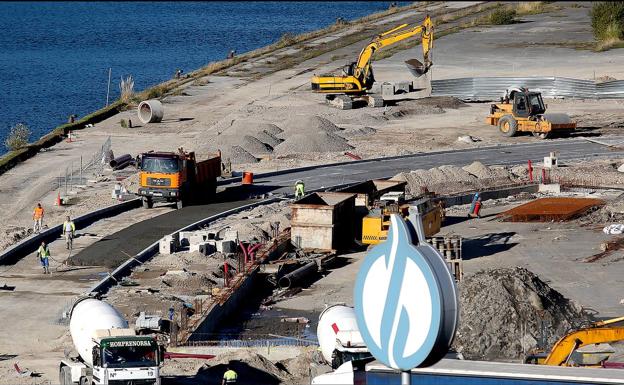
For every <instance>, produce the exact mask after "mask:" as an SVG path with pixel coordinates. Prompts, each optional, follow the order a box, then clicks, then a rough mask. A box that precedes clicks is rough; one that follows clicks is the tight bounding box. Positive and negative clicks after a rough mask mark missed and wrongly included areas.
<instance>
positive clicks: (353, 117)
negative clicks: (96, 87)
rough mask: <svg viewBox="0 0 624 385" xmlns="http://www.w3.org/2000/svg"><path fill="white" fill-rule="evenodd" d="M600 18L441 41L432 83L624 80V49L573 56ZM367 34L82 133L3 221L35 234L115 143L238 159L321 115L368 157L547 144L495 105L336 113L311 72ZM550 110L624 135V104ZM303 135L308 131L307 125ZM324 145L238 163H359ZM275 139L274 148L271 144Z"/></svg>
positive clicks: (37, 164) (120, 150)
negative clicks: (75, 168) (67, 184)
mask: <svg viewBox="0 0 624 385" xmlns="http://www.w3.org/2000/svg"><path fill="white" fill-rule="evenodd" d="M474 4H475V2H473V3H469V2H467V3H465V4H458V3H456V2H451V3H449V4H447V8H444V7H443V5H435V6H429V8H428V9H415V10H411V11H407V12H404V13H402V14H398V15H393V16H391V17H388V18H387V19H385V20H380V21H377V22H375V23H374V28H381V29H384V28H386V29H387V27H388V26H391V25H394V24H396V23H399V22H401V21H407V22H419V21H420V20H422V17H423V14H424V13H425V12H430V13H433V14H443V13H445V12H446V13H448V12H451V11H457V10H458V8H459V7H469V6H473V5H474ZM460 11H461V10H460ZM588 12H589V8H588V6H587V5H583V6H582V7H580V8H572V7H570V6H565V7H563V8H562V9H561V10H559V11H556V12H552V13H547V14H540V15H533V16H524V17H522V18H521V21H522V22H521V23H517V24H512V25H508V26H496V27H477V28H470V29H466V30H462V31H461V32H458V33H454V34H450V35H448V36H443V37H440V38H439V39H436V43H435V48H434V63H435V64H434V67H433V68H434V69H433V72H432V74H431V75H432V76H433V78H435V79H441V78H448V77H460V76H484V75H490V76H491V75H500V76H510V75H515V74H517V75H525V76H526V75H553V74H554V75H557V76H568V77H580V78H593V76H594V74H593V73H594V70H595V71H596V76H602V75H610V76H613V77H615V78H618V77H621V74H622V68H624V66H623V65H622V64H624V59H623V57H622V55H620V54H619V50H612V51H607V52H601V53H594V52H590V51H586V50H575V49H571V48H565V47H561V45H564V43H566V42H569V41H571V40H574V41H578V40H579V39H580V40H581V41H586V40H588V39H590V36H591V35H590V26H589V22H588V20H589V19H588ZM469 19H470V17H468V18H466V19H461V20H460V21H469ZM440 20H441V19H440ZM434 22H435V20H434ZM383 23H387V24H383ZM456 23H458V22H456ZM449 25H455V24H452V23H451V24H449V23H447V24H444V23H441V24H438V26H437V28H438V29H439V30H444V29H445V28H447V27H448V26H449ZM360 29H361V26H354V27H349V28H348V29H347V30H345V31H342V32H340V31H339V32H336V33H333V34H329V35H327V36H325V37H321V38H318V39H316V40H314V41H311V42H308V43H306V47H308V49H310V47H312V48H314V47H319V46H322V44H327V43H328V42H330V41H334V40H335V39H338V38H340V37H341V36H346V35H347V34H348V33H353V32H356V31H358V30H360ZM361 34H362V38H363V40H362V41H360V42H357V43H354V44H351V45H349V46H346V47H344V48H340V49H338V50H337V51H332V52H329V53H326V54H322V55H320V56H318V57H316V58H313V59H310V60H307V61H304V62H303V63H301V64H298V65H295V66H294V67H292V68H287V69H284V70H280V71H277V72H274V73H272V74H269V75H266V76H264V77H261V78H260V79H255V78H254V76H256V75H258V74H262V73H266V72H267V71H268V70H270V68H271V65H269V64H267V62H271V61H273V62H279V60H280V58H282V59H281V60H287V58H288V57H291V56H289V55H296V54H297V53H299V52H304V51H305V48H302V47H292V48H285V49H282V50H280V51H277V52H274V53H271V54H269V55H267V56H266V57H261V58H257V59H253V60H251V61H250V62H247V63H241V64H239V65H237V66H236V67H235V68H233V69H231V70H228V73H230V74H231V75H232V76H208V77H206V78H205V79H203V80H202V82H198V83H199V84H205V85H201V86H200V85H193V84H198V83H190V84H189V85H187V86H185V87H184V89H183V90H182V96H170V97H166V98H165V99H164V100H163V102H164V103H165V119H164V121H163V122H162V123H160V124H148V125H144V126H141V125H140V124H138V123H139V122H138V119H137V118H136V113H135V111H127V112H124V113H121V114H119V115H117V116H114V117H112V118H110V119H108V120H106V121H104V122H102V123H99V124H97V125H96V126H95V127H94V128H90V129H86V130H83V131H81V132H79V133H78V138H77V141H75V142H73V143H65V142H63V143H61V144H59V145H57V146H54V147H53V148H52V149H51V150H49V151H46V152H42V153H41V154H39V155H37V156H36V157H35V158H33V159H30V160H28V161H26V162H24V163H23V164H21V165H19V166H18V167H16V168H15V169H13V170H11V171H10V172H8V173H6V174H4V175H2V176H0V178H2V179H3V186H8V187H4V188H0V201H1V202H4V203H3V204H2V205H3V206H2V208H3V210H1V213H0V219H2V223H3V224H4V226H6V227H9V226H28V225H30V217H31V211H32V208H33V207H34V204H35V203H36V202H37V201H41V202H43V203H44V205H45V206H46V207H47V208H48V209H49V212H50V213H51V212H52V206H53V202H54V199H55V197H56V191H55V190H54V186H55V180H54V178H55V177H56V176H58V174H59V170H63V169H64V168H65V167H66V166H68V165H70V164H71V163H72V162H73V163H74V164H78V163H79V158H80V156H81V155H82V156H83V157H84V158H85V159H86V158H89V157H90V156H91V155H92V154H93V153H94V152H96V151H97V149H98V148H99V147H100V146H101V144H102V143H103V142H104V141H105V140H106V138H108V137H109V136H110V137H111V139H112V148H113V150H114V152H115V154H118V155H119V154H124V153H131V154H132V155H136V154H137V153H139V152H141V151H146V150H150V149H159V150H174V149H176V148H177V147H178V146H180V145H183V146H185V147H186V148H187V149H192V150H195V151H197V152H198V153H200V154H203V155H206V154H208V153H210V152H213V151H215V150H216V149H217V148H219V149H222V150H223V151H224V154H225V155H226V156H229V153H230V152H231V145H233V144H234V145H236V144H237V143H238V144H240V145H242V146H243V147H244V145H243V144H244V143H246V142H245V140H246V139H245V135H250V136H253V135H256V132H255V131H256V129H257V128H258V127H260V125H261V124H262V123H266V124H274V125H276V126H278V127H279V128H280V129H288V128H289V127H288V122H289V121H292V120H293V119H296V118H298V119H299V120H302V119H303V120H306V119H308V120H309V119H311V118H313V117H314V116H318V117H322V118H326V119H328V120H329V121H330V122H332V123H333V124H335V125H336V126H338V127H339V128H341V129H345V130H341V132H339V133H338V136H339V138H336V137H335V136H331V137H330V138H326V139H328V140H326V141H324V142H321V143H320V146H321V147H323V144H335V143H337V142H339V143H340V144H341V145H342V144H344V145H346V146H343V147H344V148H347V149H348V151H349V152H351V153H353V154H355V155H357V156H360V157H362V158H369V157H378V156H388V155H397V154H407V153H415V152H421V151H432V150H439V149H448V148H458V149H461V148H466V147H472V146H484V145H491V144H496V143H520V142H527V141H534V140H537V139H534V138H532V137H529V136H520V137H517V138H512V139H509V138H505V137H502V136H501V135H499V134H498V133H497V131H496V129H494V128H493V127H489V126H486V125H485V124H484V123H483V118H484V116H485V115H486V114H487V110H488V105H487V104H470V105H466V106H465V107H461V108H452V107H448V106H446V104H445V103H443V102H440V101H430V102H424V103H425V104H427V105H426V106H423V105H422V104H423V102H414V101H412V102H403V103H399V104H398V105H397V106H389V107H387V108H380V109H371V108H362V109H357V110H353V111H338V110H336V109H334V108H332V107H329V106H327V105H326V104H325V103H324V102H323V96H322V95H315V94H313V93H311V92H310V91H309V90H308V89H307V88H308V84H309V78H310V75H311V74H313V73H326V72H334V70H335V69H336V68H338V67H341V66H342V64H343V63H344V62H345V61H346V60H348V58H351V57H355V56H356V55H357V53H358V52H359V50H360V49H361V47H362V46H363V45H365V44H366V41H367V40H368V36H369V34H370V32H361ZM501 36H505V39H501ZM466 42H468V44H466ZM417 51H418V50H417V49H416V48H415V49H410V50H407V51H403V52H399V53H397V54H395V55H394V56H391V57H389V58H386V59H383V60H380V61H378V62H375V63H374V67H375V74H376V79H377V81H379V82H383V81H397V80H411V75H410V74H409V73H408V72H407V71H406V70H405V67H404V65H403V61H404V60H405V59H408V58H411V57H414V56H418V53H417ZM501 58H504V60H503V59H501ZM579 63H580V64H579ZM548 104H549V110H550V111H551V112H567V113H569V114H571V115H572V116H573V117H575V118H577V119H578V120H579V123H580V125H581V126H590V127H602V126H607V125H611V126H615V127H617V126H621V125H622V121H624V113H623V112H622V111H624V110H622V102H616V101H605V102H595V101H548ZM121 119H126V120H127V119H132V120H133V122H134V123H135V127H134V128H133V129H123V128H121V127H120V125H119V121H120V120H121ZM233 122H237V123H241V125H242V126H243V127H245V128H244V129H242V130H241V129H236V130H235V129H232V128H231V126H232V127H234V126H236V124H233ZM239 128H240V127H239ZM299 128H301V127H299ZM370 128H372V129H373V130H370ZM301 129H302V130H304V131H305V130H306V127H303V128H301ZM304 134H305V133H304ZM293 135H294V134H293V133H292V132H291V133H288V132H286V133H284V135H282V137H281V138H280V137H278V139H280V140H281V139H286V140H287V139H288V137H289V136H291V137H293ZM341 135H342V136H341ZM462 135H472V136H474V137H476V138H477V139H480V141H478V142H476V143H472V144H466V143H462V142H458V141H457V138H458V137H459V136H462ZM256 136H257V135H256ZM278 136H279V135H278ZM317 137H318V135H299V136H294V139H292V141H294V142H295V145H294V146H293V145H288V146H287V145H284V144H283V143H281V144H277V145H276V146H274V149H273V151H271V150H269V151H259V148H258V147H257V146H256V147H253V146H252V147H251V148H255V153H254V151H248V153H249V154H246V155H251V156H253V157H255V158H258V159H262V161H261V162H259V163H251V164H250V163H247V164H234V169H235V170H249V171H255V172H260V171H270V170H277V169H284V168H290V167H296V166H301V165H309V164H319V163H327V162H335V161H344V160H349V159H350V158H348V157H347V156H345V155H344V152H345V151H344V150H339V151H330V152H325V151H323V152H310V153H307V152H302V151H301V149H300V148H298V146H297V145H296V144H297V143H299V144H301V143H308V142H309V141H310V139H311V138H312V139H314V138H317ZM332 139H335V140H332ZM264 140H265V141H267V138H266V137H265V138H264ZM255 144H256V145H257V144H258V143H255ZM280 146H282V147H281V148H280ZM328 148H329V147H328ZM98 189H100V190H102V193H101V194H100V195H101V196H102V197H104V198H105V197H106V196H108V194H109V193H110V190H111V189H112V184H111V183H103V184H101V185H100V187H98ZM90 201H91V202H98V203H96V204H95V205H103V204H105V203H108V202H106V199H98V200H90ZM83 206H84V203H79V204H77V205H75V206H74V207H72V208H71V209H70V210H68V209H67V208H63V210H59V215H57V216H56V217H55V218H52V217H50V218H49V219H50V223H55V222H57V221H60V218H62V217H63V215H64V214H65V213H66V212H71V213H72V214H73V213H74V212H75V213H78V212H82V211H87V210H89V209H91V207H88V206H84V208H82V207H83Z"/></svg>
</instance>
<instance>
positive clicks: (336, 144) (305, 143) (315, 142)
mask: <svg viewBox="0 0 624 385" xmlns="http://www.w3.org/2000/svg"><path fill="white" fill-rule="evenodd" d="M351 149H353V146H351V145H350V144H349V143H347V141H346V140H345V139H344V138H341V137H340V136H338V135H335V134H331V133H327V132H317V133H314V134H312V133H305V134H304V133H301V134H294V135H291V136H289V137H288V138H286V140H284V141H283V142H282V143H280V144H279V145H277V146H276V147H275V152H276V153H278V154H290V153H309V152H335V151H346V150H351Z"/></svg>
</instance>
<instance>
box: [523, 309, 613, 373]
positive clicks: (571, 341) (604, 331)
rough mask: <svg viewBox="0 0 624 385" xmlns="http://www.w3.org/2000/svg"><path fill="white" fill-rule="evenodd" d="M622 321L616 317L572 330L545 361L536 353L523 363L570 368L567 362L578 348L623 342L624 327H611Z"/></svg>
mask: <svg viewBox="0 0 624 385" xmlns="http://www.w3.org/2000/svg"><path fill="white" fill-rule="evenodd" d="M622 321H624V317H618V318H613V319H609V320H605V321H598V322H594V323H592V324H591V325H589V326H586V327H583V328H580V329H577V330H573V331H571V332H570V333H568V334H566V335H565V336H563V337H561V338H560V339H559V341H557V343H555V345H554V346H553V347H552V349H551V350H550V353H549V354H548V355H547V356H546V358H545V359H544V358H543V354H540V353H537V354H531V355H529V356H527V358H526V359H525V360H524V362H525V363H537V364H541V365H551V366H570V364H569V361H570V357H571V356H572V353H574V351H575V350H577V349H578V348H580V347H583V346H586V345H591V344H602V343H609V342H615V341H623V340H624V326H612V325H613V324H616V323H618V322H622Z"/></svg>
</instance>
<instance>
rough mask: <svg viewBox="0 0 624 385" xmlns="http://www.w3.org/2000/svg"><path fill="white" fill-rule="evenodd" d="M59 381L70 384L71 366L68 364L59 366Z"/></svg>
mask: <svg viewBox="0 0 624 385" xmlns="http://www.w3.org/2000/svg"><path fill="white" fill-rule="evenodd" d="M59 382H60V383H61V385H72V377H71V368H70V367H69V366H63V367H61V370H60V371H59Z"/></svg>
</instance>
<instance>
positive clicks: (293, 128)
mask: <svg viewBox="0 0 624 385" xmlns="http://www.w3.org/2000/svg"><path fill="white" fill-rule="evenodd" d="M283 127H284V132H283V133H282V135H281V137H282V138H286V137H287V136H288V135H292V134H310V135H311V134H316V133H321V132H325V133H334V132H338V131H340V127H338V126H336V125H335V124H334V123H332V122H330V121H329V120H327V119H325V118H322V117H320V116H317V115H313V116H306V115H294V116H292V117H290V118H289V119H287V120H286V121H285V122H284V124H283Z"/></svg>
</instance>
